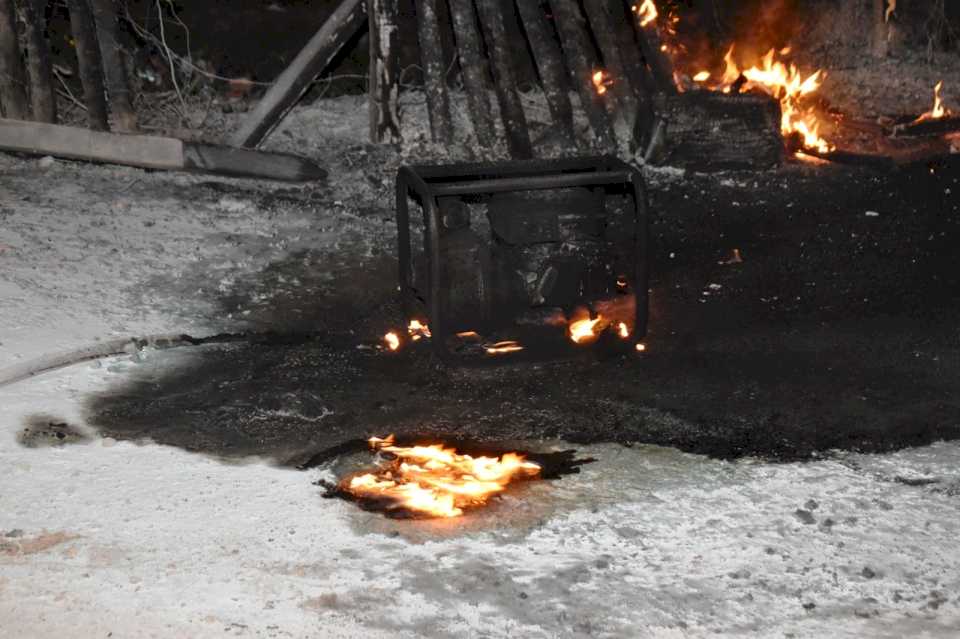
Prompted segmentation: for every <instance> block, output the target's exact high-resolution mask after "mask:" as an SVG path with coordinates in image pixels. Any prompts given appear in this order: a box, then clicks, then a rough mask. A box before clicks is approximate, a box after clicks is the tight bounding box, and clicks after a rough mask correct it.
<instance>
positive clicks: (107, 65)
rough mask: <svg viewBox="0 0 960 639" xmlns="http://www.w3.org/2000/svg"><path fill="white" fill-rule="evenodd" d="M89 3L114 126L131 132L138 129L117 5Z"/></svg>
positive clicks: (105, 0)
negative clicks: (122, 47)
mask: <svg viewBox="0 0 960 639" xmlns="http://www.w3.org/2000/svg"><path fill="white" fill-rule="evenodd" d="M90 6H91V7H92V8H93V20H94V23H95V24H96V27H97V40H98V41H99V43H100V56H101V58H102V60H103V74H104V79H105V80H106V85H107V100H108V101H109V104H110V113H111V115H112V116H113V126H114V129H115V130H117V131H125V132H128V133H132V132H134V131H136V130H137V115H136V113H135V112H134V110H133V102H132V101H131V100H130V86H129V84H128V81H127V69H126V64H124V59H123V55H121V51H120V43H119V41H118V39H117V26H118V25H117V9H116V5H115V4H114V2H113V0H90ZM161 18H162V16H161Z"/></svg>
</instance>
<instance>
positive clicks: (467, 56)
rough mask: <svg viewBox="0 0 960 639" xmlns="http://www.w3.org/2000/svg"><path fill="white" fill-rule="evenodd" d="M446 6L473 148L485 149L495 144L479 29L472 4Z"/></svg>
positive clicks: (466, 0)
mask: <svg viewBox="0 0 960 639" xmlns="http://www.w3.org/2000/svg"><path fill="white" fill-rule="evenodd" d="M449 4H450V17H451V19H452V21H453V31H454V34H455V35H456V39H457V55H458V56H459V58H460V73H461V74H462V77H463V87H464V89H465V90H466V93H467V109H468V110H469V111H470V120H471V122H472V123H473V133H474V135H475V136H476V138H477V144H479V145H480V146H481V147H483V148H486V149H489V148H491V147H492V146H493V145H494V143H495V142H496V129H495V128H494V124H493V116H492V115H491V114H490V101H489V99H488V97H487V76H486V70H487V61H486V59H485V58H484V57H483V43H482V42H481V40H480V25H478V24H477V17H476V14H475V13H474V10H473V2H472V0H450V3H449Z"/></svg>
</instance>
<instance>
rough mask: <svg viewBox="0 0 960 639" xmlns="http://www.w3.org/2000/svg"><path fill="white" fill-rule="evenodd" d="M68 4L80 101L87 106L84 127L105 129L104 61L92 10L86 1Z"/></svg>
mask: <svg viewBox="0 0 960 639" xmlns="http://www.w3.org/2000/svg"><path fill="white" fill-rule="evenodd" d="M67 4H68V6H69V8H70V30H71V31H72V32H73V39H74V41H75V42H76V44H77V46H76V50H77V67H78V68H79V69H80V83H81V84H82V85H83V102H84V104H85V105H86V107H87V126H89V127H90V128H91V129H93V130H94V131H107V130H109V128H110V125H109V122H108V118H107V97H106V91H105V89H104V86H103V60H102V59H101V57H100V45H99V44H98V42H97V28H96V25H95V24H94V21H93V12H92V11H91V10H90V5H89V0H69V2H68V3H67Z"/></svg>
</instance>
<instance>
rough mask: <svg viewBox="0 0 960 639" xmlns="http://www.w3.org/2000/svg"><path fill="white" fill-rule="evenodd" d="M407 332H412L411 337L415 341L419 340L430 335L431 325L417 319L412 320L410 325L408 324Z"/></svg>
mask: <svg viewBox="0 0 960 639" xmlns="http://www.w3.org/2000/svg"><path fill="white" fill-rule="evenodd" d="M407 332H408V333H409V334H410V337H412V338H413V341H417V340H419V339H420V338H422V337H427V338H429V337H430V327H429V326H427V325H426V324H423V323H421V322H420V320H417V319H414V320H410V325H409V326H407Z"/></svg>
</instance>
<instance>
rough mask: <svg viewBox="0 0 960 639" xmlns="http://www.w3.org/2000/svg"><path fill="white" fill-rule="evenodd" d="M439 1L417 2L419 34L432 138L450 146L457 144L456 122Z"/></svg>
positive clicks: (421, 63)
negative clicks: (451, 101) (452, 112)
mask: <svg viewBox="0 0 960 639" xmlns="http://www.w3.org/2000/svg"><path fill="white" fill-rule="evenodd" d="M437 1H438V0H416V2H417V33H418V35H419V39H420V65H421V66H422V67H423V92H424V93H425V94H426V96H427V113H428V115H429V117H430V138H431V139H432V140H433V141H434V142H439V143H442V144H449V143H450V142H452V141H453V119H452V118H451V116H450V93H449V91H448V90H447V77H446V76H447V68H446V64H445V63H444V61H443V48H442V47H441V46H440V21H439V19H438V18H437V4H436V3H437Z"/></svg>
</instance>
